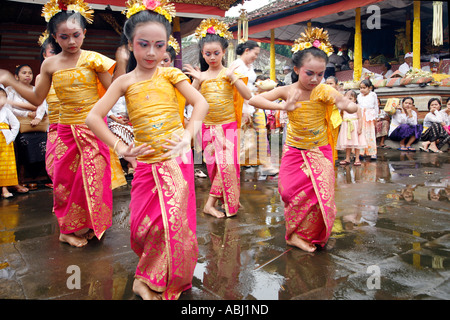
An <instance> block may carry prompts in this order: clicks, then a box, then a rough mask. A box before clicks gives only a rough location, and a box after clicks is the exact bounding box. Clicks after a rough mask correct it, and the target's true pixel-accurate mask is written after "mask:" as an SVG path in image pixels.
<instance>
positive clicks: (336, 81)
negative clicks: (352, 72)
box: [326, 76, 339, 84]
mask: <svg viewBox="0 0 450 320" xmlns="http://www.w3.org/2000/svg"><path fill="white" fill-rule="evenodd" d="M328 79H333V81H334V83H336V84H339V80H338V78H337V77H336V76H329V77H328V78H327V79H326V80H328Z"/></svg>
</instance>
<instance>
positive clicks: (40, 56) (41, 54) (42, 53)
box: [39, 36, 61, 63]
mask: <svg viewBox="0 0 450 320" xmlns="http://www.w3.org/2000/svg"><path fill="white" fill-rule="evenodd" d="M51 38H52V37H51V36H49V37H48V38H47V39H45V41H44V43H43V44H42V46H41V51H40V52H39V59H40V61H41V63H42V62H44V60H45V57H44V54H45V51H46V50H47V47H48V46H49V45H50V46H52V48H53V51H54V52H55V54H58V53H60V52H61V47H60V46H58V48H55V47H54V46H53V44H52V40H51Z"/></svg>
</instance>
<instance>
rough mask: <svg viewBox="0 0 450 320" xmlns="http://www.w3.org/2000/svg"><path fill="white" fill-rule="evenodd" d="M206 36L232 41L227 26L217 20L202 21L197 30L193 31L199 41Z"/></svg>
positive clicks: (231, 34) (231, 35)
mask: <svg viewBox="0 0 450 320" xmlns="http://www.w3.org/2000/svg"><path fill="white" fill-rule="evenodd" d="M207 34H216V35H218V36H219V37H222V38H225V39H227V40H231V39H233V33H231V32H230V31H229V30H228V25H227V24H226V23H225V22H223V21H219V20H217V19H206V20H203V21H202V22H201V23H200V25H199V26H198V28H197V29H196V30H195V35H194V36H195V38H197V39H201V38H204V37H206V35H207Z"/></svg>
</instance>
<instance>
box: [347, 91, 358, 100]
mask: <svg viewBox="0 0 450 320" xmlns="http://www.w3.org/2000/svg"><path fill="white" fill-rule="evenodd" d="M348 92H350V95H351V96H352V97H353V98H355V100H356V99H357V98H358V95H357V94H356V91H355V90H352V89H349V90H347V91H345V94H347V93H348Z"/></svg>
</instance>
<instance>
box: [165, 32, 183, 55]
mask: <svg viewBox="0 0 450 320" xmlns="http://www.w3.org/2000/svg"><path fill="white" fill-rule="evenodd" d="M168 45H169V47H172V48H173V49H174V50H175V53H176V54H179V53H180V45H179V44H178V41H177V39H175V38H174V37H173V36H172V35H171V36H170V37H169V42H168Z"/></svg>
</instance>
